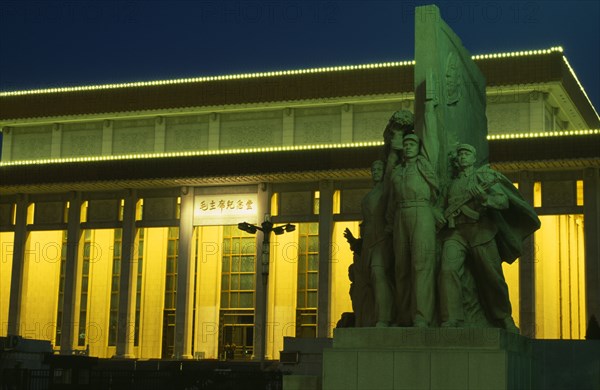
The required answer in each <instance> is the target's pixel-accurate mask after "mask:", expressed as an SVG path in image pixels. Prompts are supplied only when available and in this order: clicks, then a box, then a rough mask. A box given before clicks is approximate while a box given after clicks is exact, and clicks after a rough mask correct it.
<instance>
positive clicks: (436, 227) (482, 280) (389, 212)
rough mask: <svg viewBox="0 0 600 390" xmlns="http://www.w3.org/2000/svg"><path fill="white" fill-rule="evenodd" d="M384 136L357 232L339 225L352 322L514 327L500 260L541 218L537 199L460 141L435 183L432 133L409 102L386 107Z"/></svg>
mask: <svg viewBox="0 0 600 390" xmlns="http://www.w3.org/2000/svg"><path fill="white" fill-rule="evenodd" d="M428 131H429V133H428ZM384 141H385V146H384V151H383V157H382V159H381V160H377V161H375V162H374V163H373V165H372V168H371V173H372V179H373V182H374V187H373V189H372V190H371V191H370V192H369V193H368V194H367V195H366V196H365V197H364V198H363V200H362V205H361V206H362V214H363V222H362V223H361V225H360V239H357V238H355V237H354V236H353V235H352V233H351V232H350V231H349V230H346V232H345V235H346V238H347V240H348V242H349V243H350V245H351V248H352V250H353V252H354V262H353V264H352V265H351V266H350V270H349V274H350V279H351V281H352V284H351V288H350V296H351V299H352V308H353V311H354V326H357V327H372V326H377V327H388V326H403V327H437V326H441V327H499V328H503V329H506V330H507V331H509V332H514V333H518V332H519V329H518V328H517V326H516V325H515V322H514V320H513V317H512V309H511V304H510V300H509V295H508V286H507V284H506V280H505V278H504V274H503V271H502V262H507V263H512V262H514V261H515V260H516V259H517V258H518V257H519V256H520V255H521V253H522V246H523V240H524V239H525V238H526V237H528V236H529V235H531V234H532V233H533V232H534V231H535V230H537V229H538V228H539V226H540V221H539V218H538V217H537V215H536V213H535V212H534V210H533V208H532V207H531V206H530V205H529V204H528V203H527V202H526V201H524V200H523V198H522V197H521V195H520V194H519V192H518V190H517V189H516V188H515V187H514V186H513V184H512V183H511V181H510V180H508V179H507V178H506V177H505V176H503V175H502V174H500V173H499V172H497V171H494V170H492V169H491V168H489V166H487V165H485V166H481V167H476V166H475V162H476V161H477V158H476V154H477V151H476V150H475V148H474V147H473V146H471V145H469V144H466V143H464V144H458V145H456V147H455V148H453V150H452V152H451V153H450V154H449V156H448V158H449V160H450V161H449V164H450V166H451V167H452V174H451V179H450V181H449V182H448V181H446V182H447V184H446V185H443V184H441V183H443V182H444V181H443V180H440V177H439V172H437V166H438V164H437V159H438V150H439V145H438V139H437V135H436V134H434V133H432V132H431V130H427V129H426V128H425V129H424V130H423V134H422V139H420V138H419V137H418V136H417V135H416V134H415V133H414V117H413V114H412V113H411V112H410V111H406V110H401V111H397V112H396V113H394V115H392V117H391V118H390V121H389V123H388V125H387V127H386V129H385V131H384ZM340 325H341V324H340Z"/></svg>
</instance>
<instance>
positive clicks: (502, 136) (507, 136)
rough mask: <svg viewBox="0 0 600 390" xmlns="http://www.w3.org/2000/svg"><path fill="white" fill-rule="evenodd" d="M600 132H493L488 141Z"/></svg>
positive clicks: (595, 130)
mask: <svg viewBox="0 0 600 390" xmlns="http://www.w3.org/2000/svg"><path fill="white" fill-rule="evenodd" d="M597 134H600V129H590V130H565V131H548V132H539V133H522V134H515V133H513V134H493V135H488V136H487V139H488V141H495V140H500V139H519V138H550V137H567V136H574V135H597Z"/></svg>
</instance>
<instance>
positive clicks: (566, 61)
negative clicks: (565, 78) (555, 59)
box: [563, 56, 600, 120]
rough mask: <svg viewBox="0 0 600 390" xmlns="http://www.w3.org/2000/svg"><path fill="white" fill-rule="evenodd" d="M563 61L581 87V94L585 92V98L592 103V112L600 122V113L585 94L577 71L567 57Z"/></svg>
mask: <svg viewBox="0 0 600 390" xmlns="http://www.w3.org/2000/svg"><path fill="white" fill-rule="evenodd" d="M563 61H564V62H565V64H566V65H567V68H569V70H570V71H571V74H572V75H573V78H574V79H575V81H577V85H579V89H581V92H583V96H585V98H586V99H587V101H588V103H590V106H592V110H594V113H595V114H596V118H598V120H600V116H598V111H596V107H594V105H593V104H592V101H591V100H590V98H589V97H588V95H587V93H586V92H585V89H583V85H581V83H580V82H579V79H578V78H577V75H576V74H575V71H574V70H573V68H572V67H571V64H569V60H567V57H565V56H563Z"/></svg>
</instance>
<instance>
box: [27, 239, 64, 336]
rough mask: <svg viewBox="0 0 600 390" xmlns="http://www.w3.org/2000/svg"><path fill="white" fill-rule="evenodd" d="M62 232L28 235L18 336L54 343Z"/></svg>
mask: <svg viewBox="0 0 600 390" xmlns="http://www.w3.org/2000/svg"><path fill="white" fill-rule="evenodd" d="M62 239H63V232H62V231H34V232H31V233H29V237H28V239H27V242H26V244H25V245H26V246H25V259H24V261H25V270H26V271H25V276H24V280H25V284H24V287H23V290H24V291H23V300H22V303H21V305H22V307H21V309H22V310H23V312H22V314H23V316H22V318H21V323H20V324H19V328H20V329H21V331H20V333H21V336H23V337H25V338H32V339H39V340H48V341H50V342H52V343H54V337H55V334H56V309H57V304H58V283H59V277H60V260H61V249H62Z"/></svg>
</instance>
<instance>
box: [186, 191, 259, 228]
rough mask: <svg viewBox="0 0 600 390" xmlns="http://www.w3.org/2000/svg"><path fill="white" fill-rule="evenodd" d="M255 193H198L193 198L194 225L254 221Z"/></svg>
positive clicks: (255, 217) (255, 210) (255, 214)
mask: <svg viewBox="0 0 600 390" xmlns="http://www.w3.org/2000/svg"><path fill="white" fill-rule="evenodd" d="M256 207H257V195H256V194H234V195H198V196H196V197H195V198H194V225H195V226H198V225H235V224H237V223H239V222H244V221H245V222H249V223H256V221H257V215H258V214H257V208H256Z"/></svg>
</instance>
